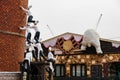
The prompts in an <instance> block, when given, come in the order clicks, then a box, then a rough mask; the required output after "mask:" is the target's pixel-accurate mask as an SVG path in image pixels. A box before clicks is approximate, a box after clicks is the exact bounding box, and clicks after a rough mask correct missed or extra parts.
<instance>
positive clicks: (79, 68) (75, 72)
mask: <svg viewBox="0 0 120 80" xmlns="http://www.w3.org/2000/svg"><path fill="white" fill-rule="evenodd" d="M86 71H87V70H86V65H85V64H71V76H73V77H85V76H86Z"/></svg>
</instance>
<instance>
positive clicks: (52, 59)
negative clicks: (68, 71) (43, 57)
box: [48, 47, 56, 72]
mask: <svg viewBox="0 0 120 80" xmlns="http://www.w3.org/2000/svg"><path fill="white" fill-rule="evenodd" d="M51 51H52V48H51V47H49V52H48V62H49V63H50V66H49V68H50V69H51V71H52V72H53V71H54V63H55V60H56V58H55V57H54V55H53V53H52V52H51Z"/></svg>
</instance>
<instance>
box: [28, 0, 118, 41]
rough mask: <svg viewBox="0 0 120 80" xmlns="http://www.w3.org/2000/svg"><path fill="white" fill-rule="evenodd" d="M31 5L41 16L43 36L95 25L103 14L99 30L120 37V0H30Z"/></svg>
mask: <svg viewBox="0 0 120 80" xmlns="http://www.w3.org/2000/svg"><path fill="white" fill-rule="evenodd" d="M29 5H32V9H31V12H32V15H33V16H34V19H36V20H39V27H40V32H41V38H42V40H46V39H49V38H51V37H53V36H56V35H60V34H63V33H65V32H71V33H77V34H83V33H84V31H85V30H87V29H90V28H93V29H95V28H96V24H97V21H98V19H99V17H100V14H103V15H102V17H101V20H100V22H99V25H98V28H97V29H96V31H97V32H98V33H99V35H100V37H101V38H106V39H116V40H119V41H120V0H29ZM47 25H49V27H50V29H51V30H52V32H53V34H54V35H52V34H51V32H50V30H49V28H48V27H47Z"/></svg>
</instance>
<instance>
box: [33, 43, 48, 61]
mask: <svg viewBox="0 0 120 80" xmlns="http://www.w3.org/2000/svg"><path fill="white" fill-rule="evenodd" d="M35 47H36V48H37V59H38V60H40V61H41V57H43V59H44V60H46V58H45V55H44V53H43V49H42V46H41V43H40V42H39V43H36V44H35Z"/></svg>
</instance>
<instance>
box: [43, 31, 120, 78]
mask: <svg viewBox="0 0 120 80" xmlns="http://www.w3.org/2000/svg"><path fill="white" fill-rule="evenodd" d="M81 41H82V35H79V34H74V33H64V34H62V35H59V36H56V37H54V38H51V39H48V40H46V41H43V44H44V47H45V48H46V49H47V48H48V47H49V46H51V47H52V48H53V50H54V54H55V55H56V56H58V58H57V60H56V64H55V71H54V78H55V80H61V79H66V80H80V79H83V80H86V79H87V80H89V79H95V80H101V79H102V80H118V78H119V76H120V42H118V41H112V40H107V39H100V43H101V48H102V51H103V54H97V53H96V50H95V48H94V47H93V46H91V47H87V49H86V51H82V52H81V51H80V46H81Z"/></svg>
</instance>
